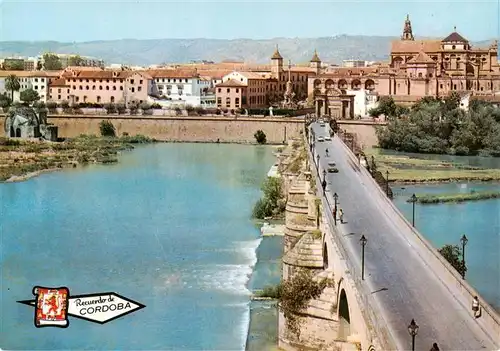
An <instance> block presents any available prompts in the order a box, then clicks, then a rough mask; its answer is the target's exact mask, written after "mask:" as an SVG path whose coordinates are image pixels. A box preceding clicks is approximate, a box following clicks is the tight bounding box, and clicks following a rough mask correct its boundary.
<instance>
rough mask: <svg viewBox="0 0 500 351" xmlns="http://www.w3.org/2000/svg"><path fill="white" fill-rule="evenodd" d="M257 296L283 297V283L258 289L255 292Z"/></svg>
mask: <svg viewBox="0 0 500 351" xmlns="http://www.w3.org/2000/svg"><path fill="white" fill-rule="evenodd" d="M255 296H257V297H269V298H271V299H279V298H280V297H281V284H278V285H276V286H266V287H264V289H262V290H261V291H257V292H256V293H255Z"/></svg>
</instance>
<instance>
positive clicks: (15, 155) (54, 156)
mask: <svg viewBox="0 0 500 351" xmlns="http://www.w3.org/2000/svg"><path fill="white" fill-rule="evenodd" d="M151 142H154V139H151V138H148V137H146V136H143V135H135V136H128V135H125V136H123V137H97V136H93V135H80V136H79V137H77V138H72V139H68V140H65V141H63V142H57V143H55V142H47V141H30V140H21V139H19V140H17V139H10V138H2V137H0V181H5V180H8V179H9V178H11V177H13V176H19V177H23V176H27V175H28V174H31V173H34V172H39V171H43V170H49V169H58V168H67V167H76V166H77V165H82V164H87V163H103V164H105V163H115V162H118V157H117V155H118V152H119V151H122V150H131V149H133V148H134V147H133V146H132V144H138V143H151Z"/></svg>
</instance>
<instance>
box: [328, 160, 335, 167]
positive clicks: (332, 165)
mask: <svg viewBox="0 0 500 351" xmlns="http://www.w3.org/2000/svg"><path fill="white" fill-rule="evenodd" d="M336 165H337V164H336V163H335V162H333V161H330V162H328V167H335V166H336Z"/></svg>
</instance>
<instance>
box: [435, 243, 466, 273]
mask: <svg viewBox="0 0 500 351" xmlns="http://www.w3.org/2000/svg"><path fill="white" fill-rule="evenodd" d="M438 251H439V253H440V254H441V255H442V256H443V257H444V258H445V259H446V261H448V263H449V264H451V266H452V267H453V268H455V269H456V271H457V272H458V273H460V275H462V276H464V275H465V272H467V267H466V266H465V263H464V261H463V260H462V259H461V256H462V255H461V254H462V253H461V250H460V248H459V247H458V245H444V246H443V247H442V248H440V249H439V250H438Z"/></svg>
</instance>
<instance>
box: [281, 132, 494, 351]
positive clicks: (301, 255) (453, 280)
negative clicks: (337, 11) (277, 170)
mask: <svg viewBox="0 0 500 351" xmlns="http://www.w3.org/2000/svg"><path fill="white" fill-rule="evenodd" d="M311 128H313V130H314V131H315V135H316V137H317V136H320V135H327V134H328V133H329V132H328V131H327V130H326V129H325V127H320V126H319V125H318V124H313V125H312V126H311ZM310 135H311V133H310ZM326 148H328V149H329V157H326V155H325V150H326ZM307 149H308V150H307V161H306V162H305V163H306V169H308V170H310V171H307V170H306V171H304V170H302V171H299V172H295V171H294V172H293V173H292V172H290V171H284V172H283V173H282V174H283V176H284V180H285V188H286V189H287V193H288V201H287V207H286V230H285V238H284V246H285V248H284V255H283V279H285V280H286V279H288V278H290V277H291V275H292V274H293V273H295V272H296V271H298V270H299V269H305V270H308V271H310V272H312V274H313V276H314V278H313V279H315V280H320V279H323V278H327V279H328V285H327V287H326V288H325V289H324V290H323V292H322V294H321V296H320V297H319V298H317V299H313V300H311V301H309V303H308V307H307V308H306V309H304V310H302V311H299V313H297V315H298V316H300V320H301V322H300V334H299V335H297V333H295V332H293V331H291V330H290V328H289V327H288V325H287V323H286V320H285V318H284V316H283V314H282V313H280V317H279V345H280V347H281V348H282V349H284V350H370V351H375V350H411V349H412V337H411V335H410V333H409V325H410V323H411V321H412V320H415V322H416V324H417V325H418V327H419V328H418V331H417V334H416V336H415V338H414V346H415V350H429V349H430V348H431V347H432V345H433V343H434V342H436V343H437V344H438V345H439V347H440V349H441V350H498V349H499V348H500V316H499V315H498V313H497V312H496V311H495V310H493V308H492V307H491V306H489V305H488V304H487V303H486V302H485V301H484V300H483V299H482V298H481V297H480V296H479V294H478V293H477V292H476V290H475V289H474V288H472V287H471V286H470V285H469V284H468V283H467V281H466V280H464V279H462V278H461V276H460V275H459V274H458V273H457V272H456V271H455V270H454V268H453V267H451V266H450V265H449V264H448V262H446V260H445V259H444V258H443V257H442V256H441V255H440V254H439V253H438V252H437V250H436V249H434V248H433V247H432V245H431V244H430V243H429V242H428V241H427V240H426V239H425V238H423V237H422V235H421V234H420V233H418V231H417V230H415V228H413V227H412V225H411V224H410V223H409V222H408V221H407V220H406V219H405V218H404V217H403V216H402V214H401V213H400V212H399V211H398V210H397V208H396V207H395V206H394V205H393V204H392V202H391V201H390V200H389V199H388V198H387V197H386V195H385V194H384V192H383V191H382V190H381V189H380V187H379V186H378V185H377V184H376V183H375V181H374V180H373V178H372V177H371V176H370V174H369V173H368V171H367V170H366V169H365V168H364V167H363V166H361V165H360V164H359V160H358V159H357V158H356V156H355V155H354V154H353V153H352V152H351V151H350V150H349V149H348V148H347V146H346V145H345V144H344V143H343V142H342V141H341V140H340V139H339V138H338V137H333V140H332V141H325V142H315V143H314V147H308V148H307ZM288 152H289V154H288V155H286V154H285V155H283V156H282V163H283V164H282V167H283V169H286V168H287V165H290V164H292V163H294V162H296V161H297V158H300V157H301V156H300V153H299V152H298V150H295V151H288ZM294 154H295V156H294ZM318 155H319V158H318V157H317V156H318ZM318 161H319V162H318ZM328 162H335V163H336V167H337V168H338V170H339V172H338V173H323V170H324V169H326V168H327V165H328ZM318 163H319V167H318ZM308 165H309V166H310V167H308ZM292 168H293V167H292ZM318 168H319V172H318ZM288 169H290V168H289V167H288ZM324 177H326V182H327V186H326V191H325V192H324V193H323V190H322V186H321V183H322V181H323V178H324ZM334 194H337V197H336V199H335V198H334ZM335 203H336V204H337V208H338V209H340V208H342V210H343V212H344V218H343V220H344V223H340V221H338V218H337V222H335V221H334V219H333V214H332V210H333V208H334V207H335ZM362 236H364V237H365V238H366V245H365V247H364V251H365V253H364V259H363V257H362V256H363V255H362V251H363V250H362V245H361V242H360V239H361V237H362ZM362 261H364V265H363V262H362ZM362 267H364V272H362V270H363V268H362ZM363 273H364V274H363ZM362 275H363V277H362ZM363 278H364V279H363ZM474 296H479V303H480V310H479V312H478V313H479V315H478V317H476V316H475V312H473V311H472V302H473V299H474Z"/></svg>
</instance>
